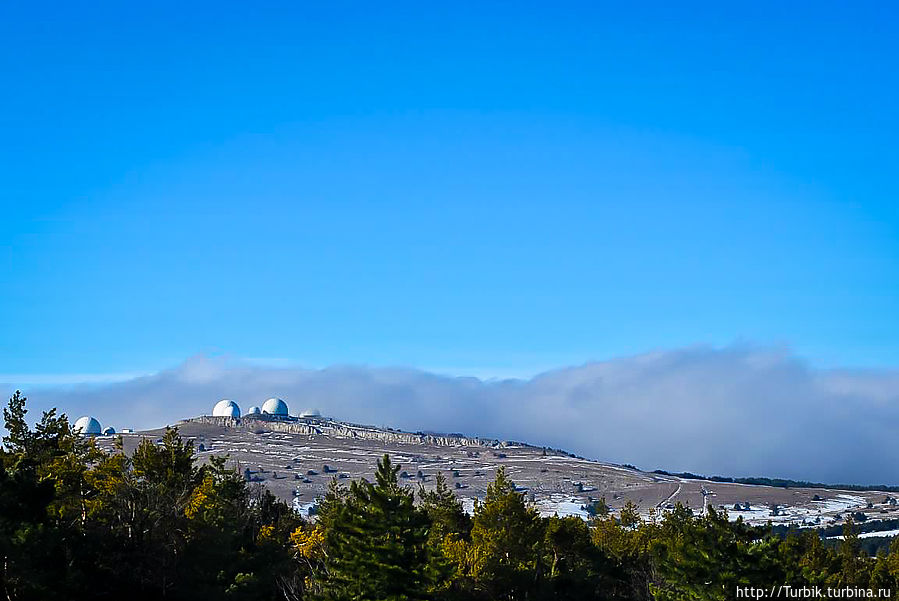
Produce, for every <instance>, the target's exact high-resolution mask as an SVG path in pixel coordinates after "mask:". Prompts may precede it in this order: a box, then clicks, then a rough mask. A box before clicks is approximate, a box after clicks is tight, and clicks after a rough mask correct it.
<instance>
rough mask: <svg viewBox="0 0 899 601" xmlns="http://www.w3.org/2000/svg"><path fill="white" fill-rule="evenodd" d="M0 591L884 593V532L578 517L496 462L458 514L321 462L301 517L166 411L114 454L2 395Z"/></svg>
mask: <svg viewBox="0 0 899 601" xmlns="http://www.w3.org/2000/svg"><path fill="white" fill-rule="evenodd" d="M3 417H4V420H5V424H6V429H7V435H6V436H5V437H4V438H3V449H2V453H0V562H2V563H0V593H2V596H3V598H5V599H7V600H9V601H13V600H47V601H53V600H78V599H112V598H116V599H121V598H126V599H131V600H140V599H179V600H180V599H184V600H192V601H194V600H204V599H228V600H276V599H277V600H288V601H289V600H301V599H304V600H321V601H344V600H346V601H349V600H357V601H361V600H371V601H376V600H385V601H386V600H391V601H403V600H409V601H413V600H435V601H441V600H446V601H450V600H460V601H463V600H464V601H496V600H508V601H512V600H534V601H540V600H561V599H572V600H574V599H584V600H590V599H605V600H638V601H642V600H647V601H648V600H651V599H657V600H666V601H667V600H672V601H673V600H687V599H690V600H724V599H735V598H736V595H737V590H738V587H745V586H752V587H770V586H774V585H783V584H786V585H792V586H795V587H799V586H823V587H826V586H830V587H845V586H850V587H863V588H865V587H873V588H875V589H878V590H879V589H890V590H891V594H892V598H894V599H896V598H899V545H897V544H894V545H893V547H892V549H891V550H890V551H889V552H887V551H883V552H881V553H880V554H878V555H877V556H875V557H869V556H867V555H866V554H865V553H864V552H863V551H862V549H861V546H860V544H859V543H860V541H859V538H858V536H857V534H856V533H855V532H854V530H853V528H852V525H851V524H848V525H847V528H846V530H845V538H844V539H843V540H842V542H841V543H840V544H839V545H838V546H836V547H832V546H827V545H824V544H823V543H822V541H821V539H820V538H819V536H818V535H817V533H815V532H814V531H803V532H795V531H793V532H790V533H788V534H787V535H786V536H785V537H782V536H777V535H775V534H774V533H773V532H772V530H771V529H770V528H761V527H750V526H748V525H746V524H745V523H743V522H742V520H737V521H735V522H731V521H729V520H728V518H727V515H726V513H725V512H719V511H716V510H714V509H712V508H710V509H709V510H708V512H707V513H706V514H704V515H694V514H693V513H692V512H691V511H690V510H689V509H688V508H686V507H684V506H682V505H678V506H677V507H676V508H675V509H674V510H672V511H669V512H665V513H664V514H663V515H658V516H653V517H652V518H650V519H643V518H641V516H640V515H639V514H638V513H637V510H636V507H635V506H633V505H632V504H628V505H626V506H625V507H623V508H622V509H621V510H620V511H619V512H618V515H617V516H615V515H612V514H611V513H610V512H609V511H608V510H607V507H606V506H605V504H600V510H599V511H598V512H597V515H596V516H595V517H594V518H592V519H591V520H590V521H589V522H586V521H584V520H581V519H580V518H576V517H556V516H553V517H548V518H544V517H541V516H540V515H539V514H538V512H537V511H536V509H535V508H534V506H533V504H531V503H529V502H528V501H527V500H526V498H525V497H524V496H523V495H522V493H520V492H518V491H517V490H516V487H515V484H514V482H512V480H511V479H510V478H509V476H508V475H507V474H506V473H505V472H504V471H503V470H502V469H500V470H498V471H497V473H496V477H495V479H494V480H493V482H492V483H491V484H490V486H489V487H488V490H487V493H486V496H485V497H484V498H483V499H481V500H479V501H478V502H477V503H476V505H475V508H474V511H473V514H472V515H469V514H467V513H466V512H465V511H463V509H462V505H461V503H460V501H459V500H458V499H457V498H456V496H455V495H454V494H453V492H452V490H451V489H450V488H449V487H448V486H447V484H446V481H445V480H444V479H443V478H442V476H438V478H437V482H436V487H435V488H434V489H432V490H424V489H423V488H419V489H418V490H413V489H411V488H408V487H405V486H403V485H401V484H400V478H399V477H398V473H399V471H400V466H398V465H394V464H393V463H392V461H391V459H390V457H389V456H387V455H385V456H384V457H383V458H382V459H381V460H380V461H379V462H378V466H377V471H376V474H375V478H374V480H373V481H372V482H368V481H366V480H358V481H353V482H351V483H350V484H349V485H348V486H341V485H339V483H338V481H337V480H336V479H335V480H333V481H332V482H331V485H330V486H329V488H328V491H327V493H326V494H325V496H324V497H323V498H322V499H321V501H320V503H319V507H318V511H317V515H316V516H315V519H313V520H304V519H302V518H301V517H300V516H299V515H298V514H297V513H296V512H295V511H294V510H293V509H292V508H291V507H290V506H288V505H287V504H285V503H283V502H281V501H280V500H278V499H277V498H275V497H274V496H273V495H272V494H271V493H270V492H269V491H267V490H266V489H265V488H264V487H262V486H260V485H257V484H251V483H248V482H247V481H246V479H245V478H244V477H243V475H241V474H239V473H237V472H236V471H235V470H233V469H230V468H228V467H227V466H226V460H225V459H224V458H215V457H213V458H210V460H209V462H208V463H206V464H203V465H200V464H199V463H198V462H197V461H196V459H195V454H194V449H193V447H192V444H191V442H190V441H185V440H183V439H182V438H181V437H180V436H179V435H178V432H177V430H175V429H169V430H167V431H166V434H165V435H164V436H163V437H162V439H161V442H159V443H154V442H152V441H149V440H145V441H143V442H142V443H141V444H140V445H139V447H138V448H137V449H136V450H135V451H134V452H133V453H131V454H130V455H128V454H126V453H124V452H123V451H122V448H121V444H119V445H118V450H117V451H116V452H114V453H105V452H103V451H101V450H99V449H98V448H97V447H96V446H95V444H94V442H93V441H92V440H91V439H90V438H83V437H81V436H78V435H77V434H75V433H74V432H73V431H72V429H71V427H70V425H69V423H68V420H67V418H66V417H65V416H64V415H58V414H57V413H56V411H49V412H45V413H44V414H43V415H42V417H41V419H40V420H39V421H38V423H37V424H36V425H35V426H34V427H33V428H31V427H29V425H28V423H27V420H26V408H25V399H24V397H22V396H21V395H20V394H19V393H16V394H15V395H14V396H13V397H12V398H11V399H10V402H9V405H8V407H7V408H5V409H4V411H3Z"/></svg>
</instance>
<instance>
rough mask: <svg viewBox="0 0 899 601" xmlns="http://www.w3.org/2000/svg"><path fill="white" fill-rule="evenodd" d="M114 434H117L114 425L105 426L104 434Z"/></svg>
mask: <svg viewBox="0 0 899 601" xmlns="http://www.w3.org/2000/svg"><path fill="white" fill-rule="evenodd" d="M113 434H115V428H113V427H112V426H107V427H106V428H103V436H112V435H113Z"/></svg>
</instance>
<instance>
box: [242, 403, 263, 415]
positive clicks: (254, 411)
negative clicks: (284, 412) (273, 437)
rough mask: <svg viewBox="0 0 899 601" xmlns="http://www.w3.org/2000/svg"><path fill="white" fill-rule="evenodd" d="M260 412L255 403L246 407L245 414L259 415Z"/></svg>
mask: <svg viewBox="0 0 899 601" xmlns="http://www.w3.org/2000/svg"><path fill="white" fill-rule="evenodd" d="M260 413H262V409H260V408H259V407H258V406H257V405H253V406H252V407H250V408H249V409H247V412H246V413H245V415H259V414H260Z"/></svg>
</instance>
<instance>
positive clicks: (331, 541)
mask: <svg viewBox="0 0 899 601" xmlns="http://www.w3.org/2000/svg"><path fill="white" fill-rule="evenodd" d="M398 472H399V466H396V467H394V466H393V465H391V462H390V457H389V456H388V455H384V457H383V458H382V459H381V461H379V462H378V469H377V472H376V473H375V483H374V484H372V483H370V482H368V481H366V480H360V481H356V482H353V483H352V484H351V485H350V489H349V493H348V494H347V496H346V499H345V500H344V502H343V503H342V504H340V505H339V506H338V507H335V508H334V512H333V513H332V515H331V516H330V518H329V521H330V525H329V528H328V530H327V533H326V541H327V550H328V551H327V553H328V558H327V561H326V569H327V575H326V577H325V579H324V581H323V582H322V592H321V596H322V597H323V598H324V599H328V600H333V601H343V600H346V601H349V600H354V601H356V600H358V601H361V600H366V601H380V600H385V601H386V600H391V601H414V600H416V599H426V598H427V596H428V589H429V585H430V581H429V578H428V570H427V567H428V556H429V551H428V545H427V540H428V519H427V516H426V515H425V514H424V513H423V512H422V511H420V510H418V509H417V508H416V507H415V504H414V496H413V494H412V492H411V491H409V490H407V489H405V488H403V487H402V486H400V485H399V483H398V481H397V473H398Z"/></svg>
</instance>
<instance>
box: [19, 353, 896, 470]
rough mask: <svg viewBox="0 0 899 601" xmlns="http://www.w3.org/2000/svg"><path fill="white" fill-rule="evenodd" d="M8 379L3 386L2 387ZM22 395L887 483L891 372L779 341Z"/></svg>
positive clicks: (108, 413) (183, 368)
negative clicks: (547, 364)
mask: <svg viewBox="0 0 899 601" xmlns="http://www.w3.org/2000/svg"><path fill="white" fill-rule="evenodd" d="M7 388H9V387H7ZM25 392H27V393H28V395H29V396H30V406H31V407H32V408H33V409H35V410H38V409H44V408H49V407H51V406H56V407H59V409H60V410H62V411H64V412H66V413H68V414H69V415H70V416H77V415H80V414H85V413H90V414H92V415H96V416H97V417H99V418H100V420H101V422H103V423H104V425H106V424H109V425H113V426H117V427H122V426H125V427H128V426H131V427H137V428H146V427H153V426H159V425H162V424H165V423H174V422H175V421H177V420H178V419H180V418H183V417H189V416H194V415H199V414H203V413H207V412H208V411H209V410H210V409H211V407H212V405H213V404H214V403H215V401H217V400H218V399H220V398H233V399H236V400H237V401H238V402H239V403H240V405H241V407H242V408H244V409H246V408H247V407H249V406H250V405H254V404H255V405H258V404H260V403H261V402H262V401H263V400H264V399H265V398H267V397H269V396H279V397H282V398H284V399H286V400H287V401H288V402H289V404H290V406H291V409H292V410H293V411H298V410H301V409H303V408H307V407H317V408H319V409H321V410H322V411H323V412H324V413H325V414H327V415H331V416H334V417H337V418H340V419H346V420H350V421H355V422H361V423H372V424H377V425H391V426H395V427H400V428H404V429H410V430H435V431H451V432H465V433H468V434H478V435H485V436H495V437H499V438H508V439H514V440H523V441H526V442H530V443H533V444H540V445H548V446H553V447H561V448H564V449H566V450H569V451H572V452H575V453H578V454H580V455H584V456H587V457H591V458H597V459H603V460H609V461H616V462H628V463H634V464H636V465H639V466H640V467H643V468H656V467H662V468H666V469H671V470H690V471H694V472H701V473H707V474H711V473H714V474H722V475H737V476H749V475H764V476H780V477H789V478H799V479H808V480H823V481H828V482H836V481H840V482H863V483H872V482H878V483H881V482H884V483H892V484H896V483H899V464H897V463H896V462H895V461H894V459H893V458H895V457H897V456H899V437H897V436H896V431H897V429H899V371H896V370H821V369H815V368H812V367H810V366H808V365H807V364H806V363H805V362H803V361H802V360H800V359H798V358H797V357H795V356H793V355H791V354H789V353H788V352H786V351H784V350H783V349H772V348H756V347H749V346H733V347H726V348H709V347H693V348H685V349H679V350H672V351H664V352H653V353H647V354H644V355H638V356H634V357H626V358H620V359H612V360H608V361H600V362H593V363H587V364H585V365H581V366H577V367H567V368H563V369H557V370H553V371H548V372H544V373H541V374H539V375H537V376H534V377H533V378H530V379H526V380H520V379H510V380H495V379H494V380H486V381H485V380H480V379H477V378H473V377H452V376H446V375H437V374H433V373H429V372H425V371H420V370H415V369H404V368H372V367H357V366H334V367H328V368H325V369H302V368H297V367H289V366H283V365H282V366H274V367H273V366H264V365H259V364H258V363H255V362H240V361H235V360H230V359H222V358H208V357H203V356H198V357H193V358H191V359H189V360H187V361H185V362H184V363H183V364H182V365H180V366H178V367H176V368H174V369H170V370H166V371H162V372H159V373H157V374H154V375H149V376H141V377H137V378H133V379H130V380H127V381H124V382H112V383H94V384H84V385H78V386H66V387H60V386H42V387H39V388H34V389H26V391H25Z"/></svg>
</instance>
